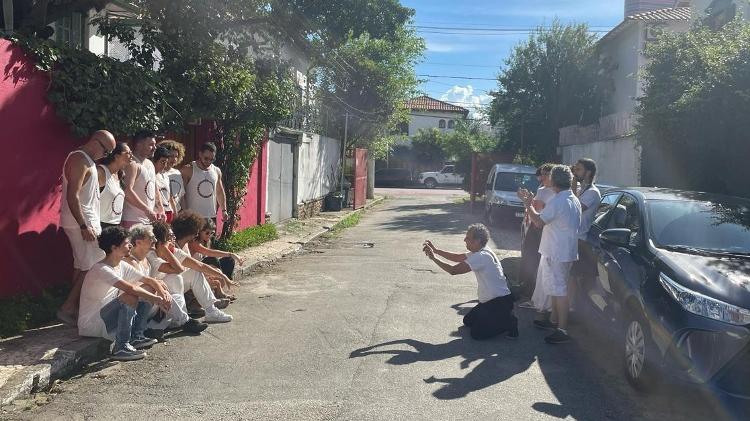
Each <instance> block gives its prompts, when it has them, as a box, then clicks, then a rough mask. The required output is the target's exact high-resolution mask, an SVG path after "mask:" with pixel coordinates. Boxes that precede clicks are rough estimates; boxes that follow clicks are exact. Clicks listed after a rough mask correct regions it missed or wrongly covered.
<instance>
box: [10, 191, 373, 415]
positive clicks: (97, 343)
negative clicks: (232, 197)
mask: <svg viewBox="0 0 750 421" xmlns="http://www.w3.org/2000/svg"><path fill="white" fill-rule="evenodd" d="M384 200H385V198H384V197H378V198H375V199H372V200H370V201H368V202H367V204H366V205H365V206H364V207H363V208H360V209H357V210H355V211H352V212H349V213H347V214H346V215H343V216H342V217H341V218H339V221H340V220H342V219H344V218H346V217H347V216H349V215H353V214H355V213H358V212H362V211H364V210H366V209H369V208H371V207H373V206H375V205H377V204H380V203H382V202H383V201H384ZM337 222H338V221H337ZM334 225H335V224H334ZM332 228H333V227H329V228H325V229H322V230H320V231H317V232H315V233H313V234H312V235H310V236H309V237H307V238H306V239H304V240H303V241H300V242H299V243H296V244H293V245H291V246H289V247H287V248H285V249H284V250H282V251H280V252H278V253H275V254H274V255H271V256H267V257H266V258H263V259H261V260H258V261H255V262H252V263H250V264H247V265H245V266H243V267H241V268H238V269H236V270H235V273H236V274H237V275H238V276H241V277H244V276H247V275H248V274H249V273H250V272H252V271H253V270H254V269H257V268H258V267H259V266H262V265H267V264H270V263H273V262H275V261H277V260H279V259H282V258H284V257H286V256H289V255H292V254H295V253H298V252H299V251H300V250H302V248H303V247H304V246H305V245H306V244H308V243H309V242H311V241H313V240H315V239H316V238H318V237H320V236H321V235H323V234H325V233H327V232H329V231H331V229H332ZM261 247H262V246H261ZM108 352H109V342H108V341H105V340H103V339H94V338H78V339H75V340H73V341H71V342H69V343H67V344H65V345H63V346H62V347H60V348H54V349H51V350H50V351H48V352H47V353H46V354H45V355H44V356H43V357H41V358H40V359H39V362H38V364H34V365H30V366H28V367H26V368H24V369H22V370H20V371H19V372H18V373H15V374H13V375H12V376H11V377H10V378H9V379H8V380H7V381H6V382H5V383H3V384H2V386H0V406H5V405H8V404H11V403H12V402H13V401H15V400H18V399H21V398H25V397H28V396H29V395H31V394H32V393H36V392H41V391H45V390H48V389H49V388H50V387H51V386H52V384H53V383H54V381H55V380H58V379H60V378H62V377H64V376H66V375H68V374H70V373H73V372H75V371H76V370H78V369H80V368H81V367H83V366H84V365H86V364H88V363H90V362H93V361H97V360H101V359H102V358H104V357H106V355H107V353H108Z"/></svg>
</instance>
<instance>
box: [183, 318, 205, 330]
mask: <svg viewBox="0 0 750 421" xmlns="http://www.w3.org/2000/svg"><path fill="white" fill-rule="evenodd" d="M207 327H208V324H206V323H201V322H199V321H198V320H196V319H189V320H188V321H187V323H185V324H184V325H182V330H184V331H185V332H188V333H201V332H203V331H204V330H206V328H207Z"/></svg>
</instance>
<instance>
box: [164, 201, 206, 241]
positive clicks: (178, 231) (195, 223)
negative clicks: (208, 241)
mask: <svg viewBox="0 0 750 421" xmlns="http://www.w3.org/2000/svg"><path fill="white" fill-rule="evenodd" d="M205 223H206V221H205V219H203V217H202V216H200V215H199V214H198V213H196V212H195V211H192V210H190V209H186V210H184V211H182V212H180V213H179V214H178V215H177V216H176V217H175V218H174V221H172V231H174V236H175V237H177V240H183V239H185V238H188V237H190V238H192V237H195V236H196V235H198V233H199V232H200V231H201V228H203V225H204V224H205Z"/></svg>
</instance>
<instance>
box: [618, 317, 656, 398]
mask: <svg viewBox="0 0 750 421" xmlns="http://www.w3.org/2000/svg"><path fill="white" fill-rule="evenodd" d="M624 336H625V338H624V339H625V341H624V342H625V343H624V351H625V353H624V357H623V363H624V368H625V377H626V378H627V379H628V383H630V385H631V386H633V388H635V389H637V390H641V391H647V390H650V389H652V388H653V387H655V386H656V381H657V376H656V370H657V368H656V365H655V364H654V357H653V356H654V353H655V352H656V345H655V344H654V342H653V340H651V333H650V331H649V330H648V327H647V325H646V323H645V322H644V321H643V319H641V318H640V317H630V318H629V319H628V321H627V323H626V325H625V333H624Z"/></svg>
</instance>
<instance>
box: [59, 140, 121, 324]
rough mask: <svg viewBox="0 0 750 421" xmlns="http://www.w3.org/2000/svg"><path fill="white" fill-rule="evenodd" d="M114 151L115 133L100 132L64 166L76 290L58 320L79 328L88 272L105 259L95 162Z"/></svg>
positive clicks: (63, 208) (65, 222)
mask: <svg viewBox="0 0 750 421" xmlns="http://www.w3.org/2000/svg"><path fill="white" fill-rule="evenodd" d="M114 148H115V137H114V136H112V133H110V132H108V131H106V130H99V131H97V132H95V133H94V134H93V135H92V136H91V137H90V138H89V140H88V142H86V144H85V145H83V146H81V147H80V148H79V149H76V150H74V151H73V152H71V153H70V154H69V155H68V157H67V158H66V159H65V164H64V165H63V175H62V179H63V181H62V203H61V205H60V226H61V227H62V228H63V230H64V231H65V235H67V236H68V240H69V241H70V246H71V248H72V249H73V289H72V290H71V291H70V294H69V295H68V298H67V300H65V303H63V305H62V307H61V308H60V310H58V312H57V318H58V319H60V321H61V322H63V323H65V324H67V325H71V326H75V325H76V320H77V318H78V302H79V300H80V296H81V284H82V283H83V278H84V277H85V276H86V272H88V271H89V269H91V267H92V266H94V264H96V263H97V262H99V261H100V260H102V259H103V258H104V252H103V251H102V249H100V248H99V244H98V243H97V237H98V236H99V234H101V232H102V228H101V222H100V221H99V180H98V177H97V173H96V163H95V161H96V160H98V159H100V158H103V157H105V156H106V155H109V154H110V153H111V152H112V150H113V149H114Z"/></svg>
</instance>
